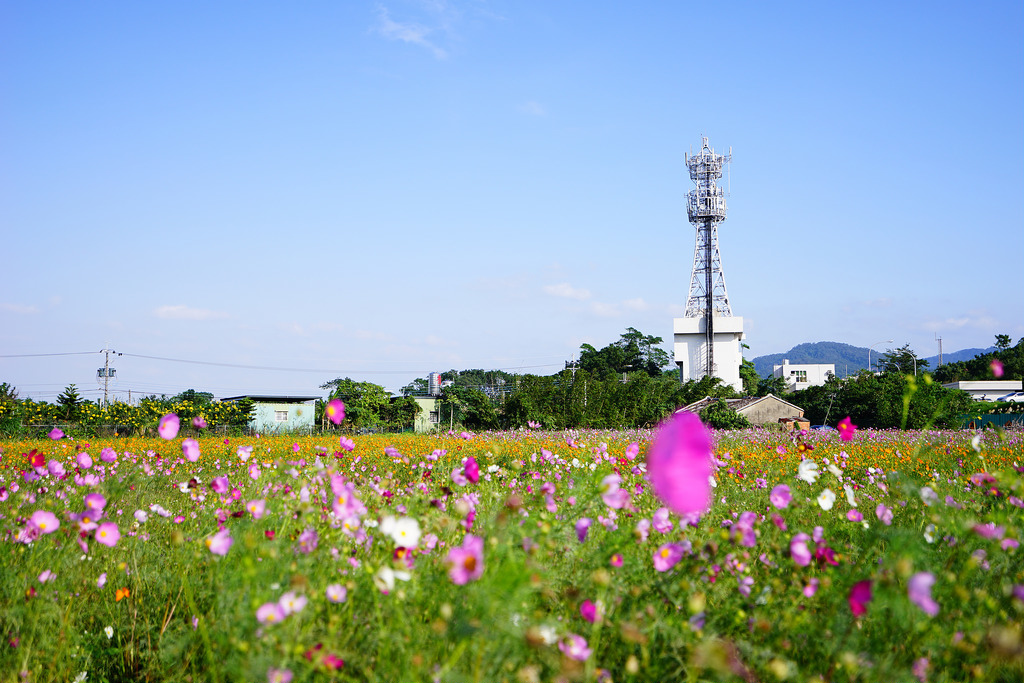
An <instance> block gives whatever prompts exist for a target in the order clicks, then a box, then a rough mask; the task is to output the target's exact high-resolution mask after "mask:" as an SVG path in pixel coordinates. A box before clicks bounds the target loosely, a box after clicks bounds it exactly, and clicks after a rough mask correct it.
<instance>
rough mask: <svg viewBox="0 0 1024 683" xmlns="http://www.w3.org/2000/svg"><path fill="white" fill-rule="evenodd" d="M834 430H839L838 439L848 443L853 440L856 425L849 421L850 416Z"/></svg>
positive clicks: (841, 421)
mask: <svg viewBox="0 0 1024 683" xmlns="http://www.w3.org/2000/svg"><path fill="white" fill-rule="evenodd" d="M836 429H838V430H839V438H840V439H842V440H843V441H849V440H851V439H852V438H853V434H854V432H856V431H857V425H855V424H853V422H851V421H850V416H849V415H847V416H846V417H844V418H843V419H842V420H840V421H839V424H837V425H836Z"/></svg>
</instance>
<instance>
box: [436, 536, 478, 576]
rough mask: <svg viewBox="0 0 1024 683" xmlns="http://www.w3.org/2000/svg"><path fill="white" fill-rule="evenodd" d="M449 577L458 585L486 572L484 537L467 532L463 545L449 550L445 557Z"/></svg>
mask: <svg viewBox="0 0 1024 683" xmlns="http://www.w3.org/2000/svg"><path fill="white" fill-rule="evenodd" d="M445 562H446V563H447V564H448V577H449V578H450V579H451V580H452V583H454V584H455V585H457V586H462V585H464V584H466V583H469V582H470V581H475V580H477V579H479V578H480V577H481V576H482V575H483V573H484V539H482V538H479V537H478V536H474V535H472V534H466V538H465V540H464V541H463V542H462V545H461V546H457V547H455V548H452V549H451V550H449V551H448V557H446V558H445Z"/></svg>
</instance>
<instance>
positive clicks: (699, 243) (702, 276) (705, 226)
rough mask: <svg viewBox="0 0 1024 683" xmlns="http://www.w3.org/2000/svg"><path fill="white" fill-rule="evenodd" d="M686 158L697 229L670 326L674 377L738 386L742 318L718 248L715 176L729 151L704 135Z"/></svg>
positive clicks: (721, 198) (719, 199) (721, 216)
mask: <svg viewBox="0 0 1024 683" xmlns="http://www.w3.org/2000/svg"><path fill="white" fill-rule="evenodd" d="M685 160H686V167H687V169H689V172H690V180H692V181H693V183H694V189H692V190H690V191H689V192H688V193H687V194H686V214H687V217H688V218H689V220H690V222H691V223H693V226H694V228H696V231H697V234H696V242H695V245H694V250H693V271H692V273H691V275H690V291H689V295H688V297H687V299H686V312H685V313H684V317H683V318H676V320H675V325H674V327H675V329H674V332H675V342H676V344H675V346H676V349H675V351H676V354H675V355H676V363H677V364H678V365H679V368H680V376H679V378H680V380H681V381H686V380H687V379H700V378H701V377H704V376H707V375H711V376H715V377H721V378H722V379H723V380H725V381H726V382H727V383H729V384H732V385H733V386H734V387H736V388H741V387H742V382H741V381H740V379H739V365H740V363H741V362H742V353H741V352H740V345H739V342H740V340H742V339H743V318H738V317H733V314H732V307H731V306H730V304H729V292H728V290H726V287H725V274H724V273H723V272H722V256H721V254H720V253H719V250H718V225H719V224H720V223H721V222H722V221H724V220H725V216H726V201H725V197H726V193H725V191H724V189H723V188H722V187H720V186H719V181H720V180H721V178H722V168H723V166H725V164H728V163H730V162H731V161H732V150H731V149H730V150H729V153H728V154H718V153H716V152H715V150H714V148H712V147H711V146H710V145H709V144H708V139H707V138H706V137H704V138H702V140H701V149H700V152H699V153H697V154H687V155H686V157H685ZM700 337H703V339H702V340H701V339H700ZM716 347H717V348H718V352H719V355H722V354H724V357H723V358H721V359H718V360H721V361H722V362H721V363H718V362H716V357H715V354H716ZM734 347H735V348H734ZM720 365H721V367H719V366H720ZM733 365H735V368H734V367H733Z"/></svg>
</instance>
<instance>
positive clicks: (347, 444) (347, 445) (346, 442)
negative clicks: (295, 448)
mask: <svg viewBox="0 0 1024 683" xmlns="http://www.w3.org/2000/svg"><path fill="white" fill-rule="evenodd" d="M296 445H298V444H296ZM338 445H339V446H341V448H342V450H346V451H349V452H351V451H353V450H355V447H356V442H355V441H353V440H352V439H350V438H348V437H347V436H343V437H341V438H340V439H338Z"/></svg>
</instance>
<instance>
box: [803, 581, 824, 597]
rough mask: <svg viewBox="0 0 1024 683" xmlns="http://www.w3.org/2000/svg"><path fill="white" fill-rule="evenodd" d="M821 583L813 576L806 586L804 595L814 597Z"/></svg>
mask: <svg viewBox="0 0 1024 683" xmlns="http://www.w3.org/2000/svg"><path fill="white" fill-rule="evenodd" d="M819 583H821V582H820V581H818V579H817V578H811V580H810V581H809V582H808V583H807V585H806V586H804V597H806V598H813V597H814V594H815V593H817V592H818V584H819Z"/></svg>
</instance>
